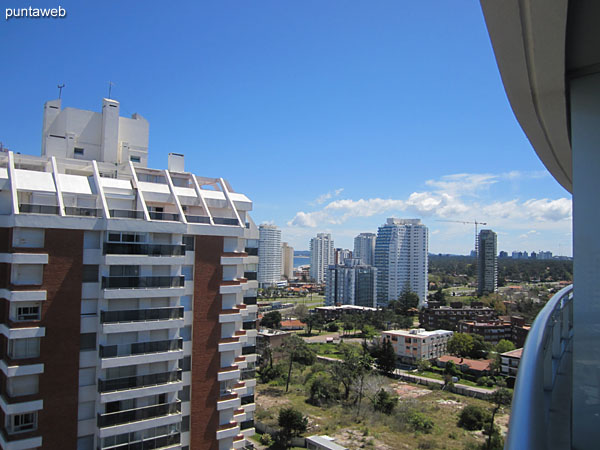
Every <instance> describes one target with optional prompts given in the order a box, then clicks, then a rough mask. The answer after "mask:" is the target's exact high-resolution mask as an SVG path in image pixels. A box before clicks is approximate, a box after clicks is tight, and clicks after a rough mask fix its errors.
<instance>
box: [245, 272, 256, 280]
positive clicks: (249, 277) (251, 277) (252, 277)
mask: <svg viewBox="0 0 600 450" xmlns="http://www.w3.org/2000/svg"><path fill="white" fill-rule="evenodd" d="M244 278H245V279H247V280H256V279H257V273H256V272H244Z"/></svg>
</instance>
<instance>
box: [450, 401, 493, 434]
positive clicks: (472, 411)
mask: <svg viewBox="0 0 600 450" xmlns="http://www.w3.org/2000/svg"><path fill="white" fill-rule="evenodd" d="M488 416H489V413H488V412H487V411H486V410H484V409H483V408H479V407H478V406H470V405H469V406H466V407H465V408H464V409H463V410H462V411H461V412H460V415H459V419H458V424H457V425H458V426H459V427H462V428H465V429H467V430H470V431H475V430H481V429H482V428H483V426H484V425H485V423H486V422H489V417H488Z"/></svg>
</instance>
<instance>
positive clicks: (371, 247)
mask: <svg viewBox="0 0 600 450" xmlns="http://www.w3.org/2000/svg"><path fill="white" fill-rule="evenodd" d="M376 238H377V236H376V235H375V233H360V234H359V235H358V236H356V237H355V238H354V253H353V257H354V258H357V259H360V260H361V261H362V263H363V264H366V265H368V266H372V265H373V263H374V260H375V239H376Z"/></svg>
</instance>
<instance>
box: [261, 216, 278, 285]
mask: <svg viewBox="0 0 600 450" xmlns="http://www.w3.org/2000/svg"><path fill="white" fill-rule="evenodd" d="M258 232H259V238H258V239H259V240H258V283H259V285H260V286H261V287H262V286H271V285H273V284H275V283H277V282H278V281H279V280H281V230H280V229H279V228H277V227H276V226H275V225H265V224H263V225H261V226H260V227H259V228H258Z"/></svg>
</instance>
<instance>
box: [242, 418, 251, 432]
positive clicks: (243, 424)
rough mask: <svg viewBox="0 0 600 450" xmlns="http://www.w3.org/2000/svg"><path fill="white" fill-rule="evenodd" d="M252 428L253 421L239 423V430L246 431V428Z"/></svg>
mask: <svg viewBox="0 0 600 450" xmlns="http://www.w3.org/2000/svg"><path fill="white" fill-rule="evenodd" d="M253 426H254V420H245V421H244V422H242V423H240V430H247V429H248V428H252V427H253Z"/></svg>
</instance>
